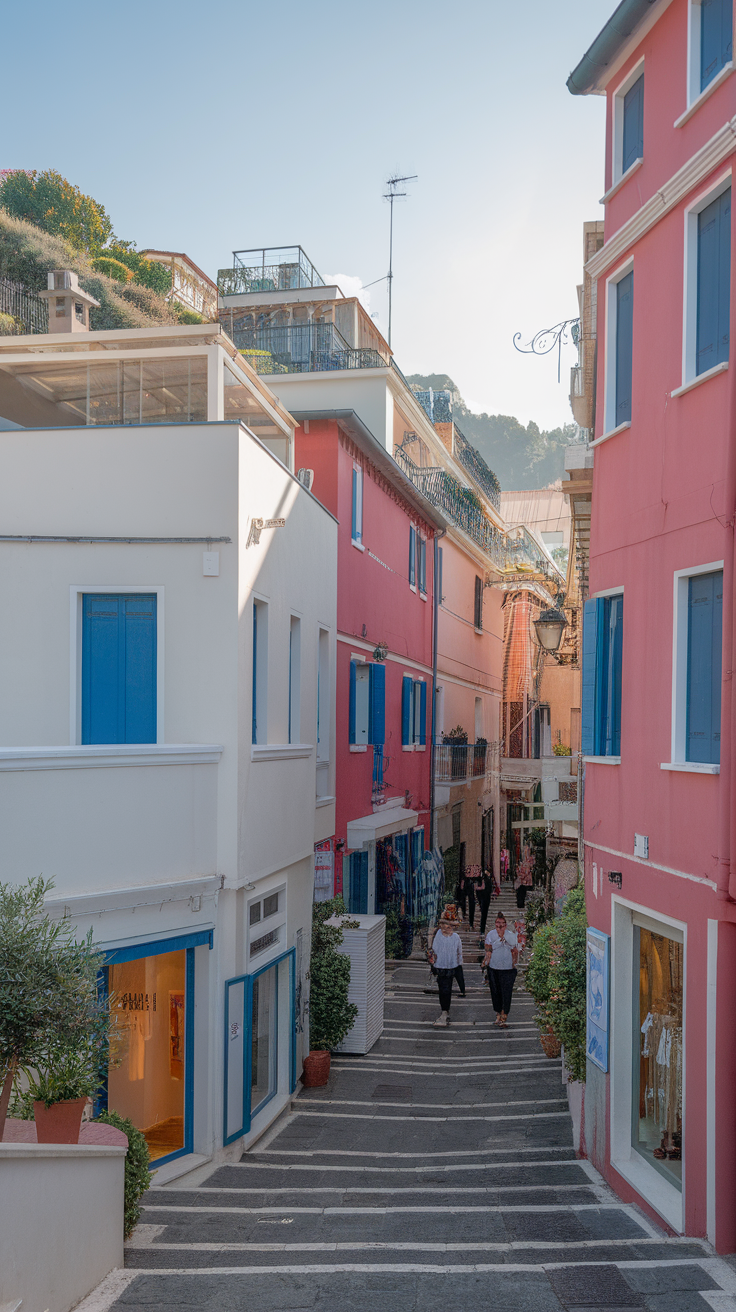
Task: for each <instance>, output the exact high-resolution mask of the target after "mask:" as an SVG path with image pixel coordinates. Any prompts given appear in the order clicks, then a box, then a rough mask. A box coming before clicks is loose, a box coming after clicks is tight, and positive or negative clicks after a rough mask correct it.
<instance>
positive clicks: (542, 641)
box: [534, 606, 567, 653]
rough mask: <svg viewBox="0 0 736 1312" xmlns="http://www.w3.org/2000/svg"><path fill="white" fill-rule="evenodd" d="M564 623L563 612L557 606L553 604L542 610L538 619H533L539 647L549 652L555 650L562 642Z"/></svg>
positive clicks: (565, 622) (565, 621)
mask: <svg viewBox="0 0 736 1312" xmlns="http://www.w3.org/2000/svg"><path fill="white" fill-rule="evenodd" d="M566 624H567V620H566V619H565V615H564V612H563V611H561V610H560V609H559V608H558V607H557V606H553V607H552V608H551V609H550V610H543V611H542V613H541V615H540V616H539V619H537V620H535V621H534V628H535V629H536V631H537V642H538V643H539V645H540V647H543V648H544V650H545V651H548V652H551V653H554V652H556V651H557V649H558V647H559V645H560V643H561V642H562V635H563V633H564V631H565V626H566Z"/></svg>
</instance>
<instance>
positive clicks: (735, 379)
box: [717, 267, 736, 901]
mask: <svg viewBox="0 0 736 1312" xmlns="http://www.w3.org/2000/svg"><path fill="white" fill-rule="evenodd" d="M735 300H736V273H735V271H734V269H733V267H732V269H731V316H732V318H733V317H734V301H735ZM727 422H728V427H727V440H728V453H727V457H726V504H725V515H726V543H725V551H724V553H723V649H722V653H723V654H722V661H723V681H722V685H721V773H720V780H719V783H720V787H719V790H718V803H719V805H718V812H719V814H718V837H719V842H718V875H717V885H718V898H719V900H720V901H736V871H735V870H734V868H733V861H732V853H733V852H734V851H735V850H736V817H735V816H734V814H733V809H734V807H733V779H734V759H735V758H736V697H734V695H733V663H734V654H735V653H736V632H735V631H734V626H735V625H736V609H735V608H734V597H733V592H734V585H735V583H736V560H735V553H736V534H735V533H734V518H735V517H736V360H734V361H732V363H731V368H730V369H729V373H728V421H727Z"/></svg>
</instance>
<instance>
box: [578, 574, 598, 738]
mask: <svg viewBox="0 0 736 1312" xmlns="http://www.w3.org/2000/svg"><path fill="white" fill-rule="evenodd" d="M597 645H598V600H597V599H596V598H594V599H593V600H592V601H586V602H585V605H584V607H583V662H582V700H581V703H580V707H581V720H582V731H581V746H582V752H583V755H584V756H595V755H596V736H597V735H596V695H595V682H596V680H595V674H596V654H597Z"/></svg>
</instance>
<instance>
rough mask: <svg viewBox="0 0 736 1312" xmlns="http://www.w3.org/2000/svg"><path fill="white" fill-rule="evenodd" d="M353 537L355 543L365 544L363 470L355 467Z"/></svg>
mask: <svg viewBox="0 0 736 1312" xmlns="http://www.w3.org/2000/svg"><path fill="white" fill-rule="evenodd" d="M351 535H352V539H353V542H357V543H360V544H362V542H363V470H362V469H358V467H357V465H353V505H352V527H351Z"/></svg>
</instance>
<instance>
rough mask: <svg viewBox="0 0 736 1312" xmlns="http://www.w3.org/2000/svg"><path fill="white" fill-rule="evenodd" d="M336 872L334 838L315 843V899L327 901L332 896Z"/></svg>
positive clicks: (316, 900)
mask: <svg viewBox="0 0 736 1312" xmlns="http://www.w3.org/2000/svg"><path fill="white" fill-rule="evenodd" d="M334 874H335V853H334V852H333V850H332V840H331V839H329V838H328V839H326V841H325V842H324V843H315V845H314V900H315V902H327V901H328V900H329V899H330V898H331V897H332V889H333V883H334Z"/></svg>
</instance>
